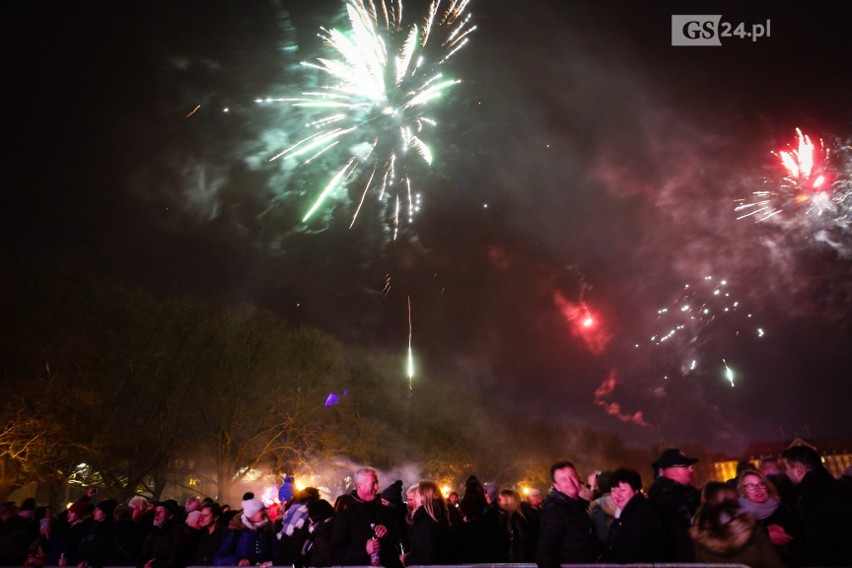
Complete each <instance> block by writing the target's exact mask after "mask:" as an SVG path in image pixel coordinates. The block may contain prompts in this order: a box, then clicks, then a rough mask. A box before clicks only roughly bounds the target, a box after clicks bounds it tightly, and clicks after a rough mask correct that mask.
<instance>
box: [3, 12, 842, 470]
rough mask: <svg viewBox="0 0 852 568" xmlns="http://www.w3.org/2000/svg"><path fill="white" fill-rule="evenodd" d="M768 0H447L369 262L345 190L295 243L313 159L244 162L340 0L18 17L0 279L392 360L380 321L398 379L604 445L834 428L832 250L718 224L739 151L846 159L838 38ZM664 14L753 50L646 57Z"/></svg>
mask: <svg viewBox="0 0 852 568" xmlns="http://www.w3.org/2000/svg"><path fill="white" fill-rule="evenodd" d="M746 4H747V5H746ZM782 4H783V3H777V2H772V3H759V2H750V3H742V2H724V3H720V2H624V3H621V2H613V1H605V2H593V3H592V2H589V3H579V2H569V1H566V0H535V1H530V2H519V1H514V2H509V1H505V0H477V1H474V2H472V3H471V5H470V8H469V11H470V12H471V13H472V14H473V18H474V22H475V24H476V25H477V30H476V31H475V32H474V34H473V35H472V36H471V41H470V44H469V45H468V46H466V47H465V48H464V49H463V50H461V51H459V52H458V53H457V54H455V55H454V56H453V58H452V59H451V60H450V61H449V62H448V63H447V64H446V67H445V73H447V74H448V75H449V76H451V77H453V78H459V79H461V80H462V83H461V84H459V85H456V86H455V87H453V88H452V89H451V90H450V91H449V92H448V93H447V95H446V96H444V97H442V98H441V99H440V100H439V101H436V102H435V103H434V104H433V110H432V111H431V112H430V115H431V116H434V117H435V118H436V119H437V120H438V122H439V127H438V128H437V129H435V130H433V131H431V132H430V133H429V134H428V136H426V138H428V142H429V143H430V145H431V148H432V151H433V153H434V154H435V160H434V163H433V165H432V166H431V167H428V168H427V167H425V166H424V167H416V166H415V167H414V168H413V171H414V172H415V173H416V177H415V178H414V180H415V184H416V189H417V191H418V192H420V193H422V195H423V208H422V211H421V212H420V213H419V215H418V216H417V217H416V218H415V220H414V222H413V223H412V224H408V223H403V225H402V227H401V230H400V233H399V236H398V237H397V239H396V240H392V230H391V228H390V227H389V226H388V223H387V222H386V221H387V220H386V219H385V218H384V217H382V216H381V215H379V211H377V210H376V209H377V208H376V207H373V208H372V209H371V208H370V207H368V208H367V209H366V210H365V211H364V212H362V214H361V215H360V216H359V218H358V220H357V222H356V224H355V225H354V227H353V228H352V229H351V230H350V229H349V223H350V221H351V218H352V214H353V211H354V208H355V206H356V205H357V199H358V198H360V187H362V184H357V187H355V184H353V186H352V187H351V188H350V190H349V195H348V196H347V194H346V192H345V191H341V192H339V194H338V195H336V196H335V197H333V198H332V199H331V200H330V201H329V203H328V205H327V206H326V207H324V209H323V211H322V213H321V214H320V215H318V216H317V217H315V218H313V219H311V220H310V222H308V223H302V221H301V217H302V215H303V214H304V212H305V211H306V210H307V208H309V207H310V205H311V203H312V201H313V198H314V196H315V195H316V194H317V192H319V191H320V190H321V189H322V187H323V185H324V183H325V182H326V181H327V180H328V178H329V177H330V172H332V170H331V169H330V167H331V165H332V164H338V165H339V163H340V158H339V157H338V158H335V157H334V156H332V155H329V156H326V157H325V159H324V160H319V161H318V162H317V163H316V164H310V165H306V166H298V165H297V164H294V163H289V164H288V163H284V162H278V161H276V162H270V161H269V159H270V158H271V157H272V156H273V155H275V154H276V153H277V152H279V151H281V150H283V149H284V148H285V147H287V146H288V145H289V144H292V143H293V141H295V140H296V139H297V138H298V137H299V136H300V135H304V127H303V126H302V125H303V123H304V117H303V116H300V114H299V111H298V110H296V109H293V108H291V107H289V106H288V105H286V104H278V105H260V104H257V103H256V102H255V100H256V99H258V98H260V97H267V96H270V97H288V96H296V95H298V94H299V93H301V92H302V91H303V90H305V89H306V88H311V87H313V86H315V83H316V81H317V74H316V73H311V72H310V71H309V70H307V69H306V68H305V67H303V66H301V65H300V62H301V61H315V60H316V58H317V57H320V56H323V55H325V56H327V57H328V56H333V54H330V52H329V51H328V50H327V49H326V48H324V47H323V45H322V42H321V41H320V40H319V39H318V38H317V32H318V30H319V28H320V26H326V27H332V26H336V27H343V26H345V23H346V17H345V12H344V9H343V2H341V1H340V0H316V1H307V0H302V1H298V2H287V1H281V2H271V1H269V2H265V1H259V0H242V1H239V2H237V1H234V2H226V1H221V0H205V1H201V0H190V1H185V0H179V1H163V0H155V1H153V2H144V3H143V2H139V3H129V2H124V1H118V2H106V1H101V2H90V1H83V2H79V3H76V2H75V3H68V2H63V3H60V2H26V3H23V4H21V5H19V6H17V7H16V8H14V9H13V13H12V16H11V17H7V18H6V19H5V22H6V27H7V30H6V34H5V35H6V36H7V37H10V38H11V42H10V43H11V57H10V61H11V64H12V65H11V68H12V73H11V78H10V79H9V80H7V82H6V85H7V86H6V88H5V96H6V98H7V103H6V105H5V109H6V112H7V116H8V118H7V120H8V121H9V122H11V125H12V128H11V129H10V130H7V132H10V134H11V136H9V137H8V138H7V143H6V148H7V150H6V156H7V163H8V164H9V166H11V169H10V171H9V172H8V173H7V176H6V184H5V195H6V199H5V200H4V205H3V207H2V209H3V211H4V214H5V215H4V217H5V220H4V221H3V231H4V236H3V253H4V259H5V261H6V265H7V267H6V271H14V270H18V269H19V267H21V266H23V265H25V264H26V265H28V266H33V265H35V266H40V267H42V268H43V269H45V270H49V269H50V268H49V267H51V266H54V267H59V266H62V267H65V268H75V269H78V270H79V269H82V270H86V271H90V272H91V273H93V274H97V275H99V276H103V277H108V278H114V279H117V280H120V281H123V282H127V283H130V284H132V285H138V286H143V287H146V288H149V289H151V290H152V291H155V292H158V293H163V294H170V293H176V292H188V293H192V294H197V295H200V296H205V297H210V298H213V299H214V300H216V301H218V302H221V303H223V304H234V303H239V302H251V303H255V304H258V305H260V306H263V307H266V308H269V309H271V310H273V311H275V312H276V313H278V314H280V315H281V316H282V317H284V318H286V319H287V320H288V321H290V322H292V323H293V324H311V325H316V326H319V327H321V328H323V329H325V330H327V331H329V332H331V333H333V334H334V335H335V336H337V337H338V338H340V339H341V340H342V341H345V342H348V343H352V344H359V345H364V346H367V347H368V348H371V349H376V350H388V351H390V352H398V353H399V354H400V357H401V360H402V357H403V355H404V353H405V351H406V349H407V345H408V331H409V327H408V308H407V306H408V300H409V298H410V301H411V306H412V324H413V347H414V351H415V354H416V359H417V363H418V368H419V373H418V377H419V378H422V380H427V378H431V380H442V381H445V382H446V385H447V388H453V385H454V384H469V385H474V386H476V388H478V389H480V392H481V393H482V396H483V397H487V398H489V399H495V400H497V401H499V402H500V403H501V404H504V405H505V406H506V407H507V408H509V409H513V410H517V411H518V412H520V413H523V414H527V415H535V416H550V417H552V418H553V419H554V420H558V421H560V422H563V423H565V424H570V425H585V426H588V427H590V428H594V429H600V430H611V431H614V432H617V433H618V434H620V435H621V436H623V437H624V438H625V440H627V441H628V442H629V443H631V444H641V445H647V444H655V443H659V442H663V443H701V444H704V445H705V446H706V447H708V448H713V449H720V450H724V451H728V452H731V453H734V454H735V453H737V452H740V451H742V449H744V447H745V445H746V444H747V443H748V442H754V441H766V440H774V439H779V438H789V437H792V436H793V435H801V436H809V435H810V436H829V435H852V421H850V420H849V418H848V414H847V413H848V410H849V401H850V400H852V386H850V385H852V317H851V316H852V280H851V279H850V275H852V229H850V226H849V224H848V223H846V222H842V221H839V222H836V221H833V220H832V218H831V216H830V215H825V216H822V217H818V216H816V215H814V214H813V213H810V214H809V213H807V212H806V210H805V208H804V207H789V208H786V209H785V210H784V211H782V212H781V213H780V214H779V215H777V216H775V217H774V218H772V220H771V221H767V222H763V223H754V220H753V219H743V220H739V221H738V220H737V219H736V217H737V213H736V212H735V211H734V205H735V203H734V200H735V199H737V198H743V197H745V198H749V197H750V195H751V192H753V191H755V189H757V188H765V187H766V186H767V184H769V185H770V186H772V187H778V186H779V185H780V183H781V179H782V177H783V170H782V169H781V167H780V165H779V164H780V160H779V159H778V157H777V156H774V155H772V154H771V153H770V151H772V150H776V151H780V150H785V149H787V150H789V148H788V145H791V144H794V143H795V136H796V128H801V129H802V131H804V132H805V133H807V134H809V135H810V136H811V137H812V138H813V139H814V140H820V139H821V140H823V142H824V145H825V146H826V147H827V148H829V149H832V150H838V149H842V147H843V146H844V145H848V144H850V139H852V106H851V105H850V101H852V65H850V63H849V61H850V59H849V51H850V50H849V43H848V42H849V40H848V30H847V29H846V28H847V26H848V23H847V22H848V18H845V17H841V15H840V13H839V12H836V11H835V10H834V9H833V6H834V5H835V4H834V3H830V2H808V3H806V4H800V5H789V6H785V5H782ZM423 14H424V10H423V3H422V2H415V1H410V2H407V3H405V5H404V19H405V20H406V21H407V22H408V23H411V22H414V21H419V20H420V19H421V18H422V15H423ZM673 14H721V15H723V16H724V20H726V21H729V22H733V23H737V22H740V21H742V22H746V23H747V24H748V25H749V26H750V25H751V24H752V23H762V22H764V21H766V20H767V19H768V20H770V21H771V36H770V37H768V38H761V39H759V40H757V41H751V40H749V39H739V38H727V39H724V40H723V43H722V46H721V47H672V45H671V16H672V15H673ZM198 105H201V106H200V107H199V108H197V110H196V111H195V112H194V113H193V112H192V111H193V109H196V107H197V106H198ZM225 109H227V112H225ZM835 153H836V154H838V156H839V155H842V152H840V151H839V150H838V151H837V152H835ZM850 170H852V167H850V163H847V164H846V169H845V175H847V176H852V171H850ZM842 173H843V172H841V174H842ZM841 174H838V175H841ZM368 199H369V198H368ZM850 200H852V198H850ZM845 207H846V208H847V210H848V209H849V208H850V207H852V204H849V203H847V204H845ZM708 277H710V278H709V279H708ZM723 281H724V283H723ZM687 284H688V285H689V288H685V285H687ZM386 285H389V291H388V289H386ZM716 290H719V291H720V294H718V295H714V292H715V291H716ZM685 292H686V293H688V294H690V297H689V299H688V300H684V299H683V298H684V293H685ZM725 293H728V294H730V295H729V296H725ZM734 302H737V304H736V307H735V309H732V310H731V311H729V312H725V311H724V308H725V307H726V306H727V307H729V309H730V308H731V307H732V306H733V304H734ZM685 305H688V306H689V307H690V310H692V311H689V312H682V311H680V308H682V307H683V306H685ZM698 305H702V306H706V308H707V309H708V310H710V311H711V312H712V313H710V314H709V315H708V316H707V317H705V318H704V320H703V323H701V324H695V323H694V321H693V320H687V319H686V316H685V315H684V314H685V313H687V314H693V313H696V312H695V310H694V308H696V307H697V306H698ZM661 308H669V311H668V312H664V313H663V314H659V313H658V310H660V309H661ZM712 316H715V318H714V317H712ZM588 317H591V318H592V320H591V324H590V325H588V327H586V326H584V325H583V323H584V322H585V321H586V319H587V318H588ZM680 323H683V324H684V326H685V327H684V329H683V330H681V332H679V333H678V334H677V335H676V336H675V337H673V338H672V339H671V340H668V341H667V342H666V343H664V344H663V345H659V346H656V345H654V343H653V342H652V341H651V339H650V338H651V337H652V336H656V337H657V338H659V337H660V336H661V335H663V334H664V333H665V332H666V331H668V330H669V329H670V328H671V327H672V326H673V325H678V324H680ZM637 345H638V347H637ZM693 361H694V363H693ZM726 365H727V366H728V368H730V369H731V371H733V373H734V376H733V377H734V378H733V382H734V386H732V385H731V383H730V381H729V379H728V377H727V376H726V374H725V368H726V367H725V366H726ZM403 375H404V370H403V369H402V368H401V369H400V376H401V380H404V379H403ZM415 380H417V379H415Z"/></svg>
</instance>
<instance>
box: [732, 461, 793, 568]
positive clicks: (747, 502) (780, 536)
mask: <svg viewBox="0 0 852 568" xmlns="http://www.w3.org/2000/svg"><path fill="white" fill-rule="evenodd" d="M737 491H738V492H739V502H740V508H741V509H743V510H744V511H746V512H748V513H749V514H750V515H751V516H752V517H754V520H755V521H757V523H758V524H759V525H760V526H761V527H763V528H764V529H765V530H766V531H767V534H768V535H769V541H770V542H771V543H772V545H773V546H774V547H775V550H776V551H777V552H778V553H779V554H780V555H781V557H782V558H783V559H784V561H785V562H786V563H787V564H789V565H792V566H796V565H799V564H801V559H802V552H801V541H802V539H801V524H800V523H799V519H798V517H796V515H795V514H794V513H793V511H792V510H791V509H790V508H789V507H787V505H785V504H784V503H783V502H782V501H781V498H780V497H779V495H778V489H777V488H776V487H775V484H773V483H772V482H771V481H769V480H768V479H767V478H766V476H764V475H763V474H762V473H761V472H759V471H757V470H754V469H752V470H748V471H744V472H743V474H742V475H741V476H740V482H739V485H738V486H737Z"/></svg>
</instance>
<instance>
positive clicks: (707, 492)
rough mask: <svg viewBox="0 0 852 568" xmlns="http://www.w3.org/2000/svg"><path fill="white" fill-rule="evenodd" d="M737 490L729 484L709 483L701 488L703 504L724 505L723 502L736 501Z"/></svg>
mask: <svg viewBox="0 0 852 568" xmlns="http://www.w3.org/2000/svg"><path fill="white" fill-rule="evenodd" d="M736 499H737V489H736V488H735V487H731V486H730V485H728V482H727V481H726V482H724V483H722V482H721V481H708V482H707V483H705V484H704V486H703V487H702V488H701V504H702V505H703V504H705V503H722V502H723V501H735V500H736Z"/></svg>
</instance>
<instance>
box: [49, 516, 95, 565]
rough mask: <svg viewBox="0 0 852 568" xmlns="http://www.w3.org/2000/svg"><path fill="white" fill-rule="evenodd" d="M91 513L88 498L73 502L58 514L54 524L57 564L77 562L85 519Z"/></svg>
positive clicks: (84, 529)
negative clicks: (57, 547) (57, 545)
mask: <svg viewBox="0 0 852 568" xmlns="http://www.w3.org/2000/svg"><path fill="white" fill-rule="evenodd" d="M91 514H92V505H91V504H90V503H89V501H88V500H86V501H82V500H80V501H76V502H74V503H73V504H72V505H71V506H70V507H68V509H67V510H66V512H65V515H60V516H59V517H58V518H57V520H56V523H55V524H54V533H55V536H56V541H57V543H58V544H59V565H60V566H68V565H74V564H76V563H77V550H78V549H79V548H80V541H82V540H83V536H84V535H85V534H86V521H87V520H88V519H89V516H90V515H91Z"/></svg>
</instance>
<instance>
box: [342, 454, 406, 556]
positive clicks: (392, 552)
mask: <svg viewBox="0 0 852 568" xmlns="http://www.w3.org/2000/svg"><path fill="white" fill-rule="evenodd" d="M354 477H355V489H354V490H353V491H352V493H350V494H349V495H348V496H347V499H346V504H345V506H344V508H343V510H341V511H340V512H339V513H337V516H336V517H335V519H334V527H333V530H332V534H331V558H332V564H334V565H336V566H353V565H354V566H368V565H370V564H372V561H371V557H372V556H373V555H376V554H378V558H379V562H380V563H381V565H382V566H385V567H397V566H399V565H400V562H399V550H398V549H397V548H396V546H397V544H398V543H399V540H400V534H401V532H400V531H401V528H400V527H397V526H396V524H395V520H394V516H393V514H392V513H391V512H390V509H389V508H388V507H386V506H385V505H383V504H382V501H381V499H379V498H378V492H379V476H378V473H377V472H376V470H375V469H373V468H363V469H360V470H358V471H356V472H355V476H354Z"/></svg>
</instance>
